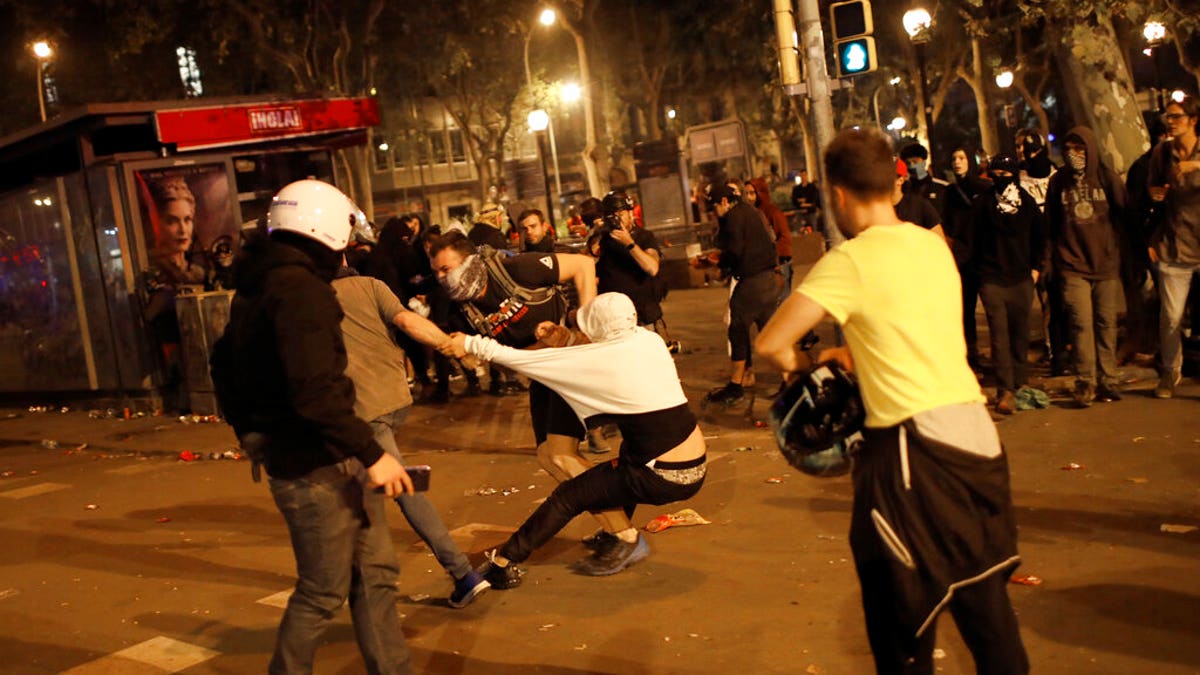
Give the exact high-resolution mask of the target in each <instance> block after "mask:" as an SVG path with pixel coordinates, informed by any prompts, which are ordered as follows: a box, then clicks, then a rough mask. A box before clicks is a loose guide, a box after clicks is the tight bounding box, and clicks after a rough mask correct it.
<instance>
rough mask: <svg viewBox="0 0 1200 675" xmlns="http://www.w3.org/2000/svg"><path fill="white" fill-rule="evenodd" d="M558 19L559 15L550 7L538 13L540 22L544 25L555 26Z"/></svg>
mask: <svg viewBox="0 0 1200 675" xmlns="http://www.w3.org/2000/svg"><path fill="white" fill-rule="evenodd" d="M557 20H558V15H557V14H555V13H554V10H552V9H550V8H549V7H547V8H546V9H543V10H542V13H541V14H539V15H538V22H539V23H541V24H542V25H543V26H553V25H554V22H555V21H557Z"/></svg>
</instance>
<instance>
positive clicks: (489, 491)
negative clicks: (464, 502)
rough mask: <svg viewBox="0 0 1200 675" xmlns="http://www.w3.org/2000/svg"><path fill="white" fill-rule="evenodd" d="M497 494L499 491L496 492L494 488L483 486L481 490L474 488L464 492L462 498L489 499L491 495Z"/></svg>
mask: <svg viewBox="0 0 1200 675" xmlns="http://www.w3.org/2000/svg"><path fill="white" fill-rule="evenodd" d="M497 492H499V490H497V489H496V488H494V487H486V486H485V487H481V488H475V489H474V490H471V489H468V490H464V491H463V496H464V497H489V496H491V495H494V494H496V493H497Z"/></svg>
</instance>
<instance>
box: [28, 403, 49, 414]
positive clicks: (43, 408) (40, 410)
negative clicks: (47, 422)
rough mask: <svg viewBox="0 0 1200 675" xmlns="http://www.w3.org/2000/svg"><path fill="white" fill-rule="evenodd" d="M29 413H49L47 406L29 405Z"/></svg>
mask: <svg viewBox="0 0 1200 675" xmlns="http://www.w3.org/2000/svg"><path fill="white" fill-rule="evenodd" d="M29 412H32V413H44V412H50V406H48V405H31V406H29Z"/></svg>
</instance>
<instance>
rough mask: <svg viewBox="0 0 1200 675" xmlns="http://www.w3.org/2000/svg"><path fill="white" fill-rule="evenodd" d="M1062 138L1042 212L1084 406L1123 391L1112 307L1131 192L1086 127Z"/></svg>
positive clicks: (1078, 397)
mask: <svg viewBox="0 0 1200 675" xmlns="http://www.w3.org/2000/svg"><path fill="white" fill-rule="evenodd" d="M1063 145H1064V150H1065V152H1064V153H1063V154H1064V156H1065V157H1066V160H1067V163H1066V166H1064V167H1063V168H1062V169H1061V170H1059V171H1057V172H1056V173H1055V174H1054V176H1053V177H1052V178H1051V179H1050V185H1049V188H1048V189H1047V191H1046V219H1047V221H1048V223H1049V232H1050V246H1051V249H1050V250H1051V255H1052V259H1053V265H1054V273H1055V274H1058V275H1061V277H1062V284H1063V297H1064V298H1065V300H1066V307H1067V318H1068V321H1069V324H1070V329H1071V343H1072V345H1074V348H1075V350H1074V354H1075V373H1076V378H1077V379H1076V382H1075V401H1076V403H1078V404H1079V405H1080V406H1081V407H1087V406H1089V405H1091V404H1092V402H1093V401H1095V400H1100V401H1117V400H1120V398H1121V397H1120V395H1119V394H1118V392H1117V384H1118V374H1117V360H1116V346H1117V313H1118V312H1119V311H1120V307H1121V293H1122V290H1121V279H1120V272H1121V247H1122V231H1123V230H1124V227H1122V223H1123V222H1124V219H1125V217H1126V209H1127V208H1128V201H1129V199H1128V195H1127V193H1126V192H1125V186H1124V185H1123V184H1122V183H1121V179H1120V177H1119V176H1117V174H1116V173H1115V172H1114V171H1113V170H1112V169H1110V168H1108V167H1107V166H1105V164H1104V163H1103V162H1102V161H1101V160H1100V153H1099V145H1098V144H1097V143H1096V136H1095V134H1093V133H1092V130H1091V129H1089V128H1087V127H1083V126H1078V127H1075V128H1073V129H1071V130H1070V131H1069V132H1067V135H1066V136H1064V137H1063ZM1097 367H1098V368H1099V375H1098V376H1097V372H1096V371H1097ZM1097 380H1098V381H1097Z"/></svg>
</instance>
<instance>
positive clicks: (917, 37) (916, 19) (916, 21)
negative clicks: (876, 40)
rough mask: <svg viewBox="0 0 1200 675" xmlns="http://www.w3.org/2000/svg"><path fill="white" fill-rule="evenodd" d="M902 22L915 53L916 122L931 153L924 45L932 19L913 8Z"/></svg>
mask: <svg viewBox="0 0 1200 675" xmlns="http://www.w3.org/2000/svg"><path fill="white" fill-rule="evenodd" d="M902 21H903V23H904V32H906V33H908V38H909V40H911V41H912V43H913V47H914V48H915V49H916V51H917V73H918V76H917V102H918V103H920V105H921V116H920V117H919V118H918V122H919V127H924V131H925V138H924V141H925V147H926V148H927V149H928V150H929V152H930V153H933V119H932V116H931V115H930V111H929V97H928V96H927V95H926V91H925V89H926V86H925V45H926V44H927V43H928V42H929V39H930V38H931V37H932V35H931V31H930V28H931V27H932V26H933V17H932V16H930V15H929V12H928V11H927V10H925V9H924V8H922V7H914V8H913V9H910V10H908V11H907V12H905V13H904V18H903V19H902ZM920 135H921V129H920V128H918V129H917V136H918V137H919V136H920Z"/></svg>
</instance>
